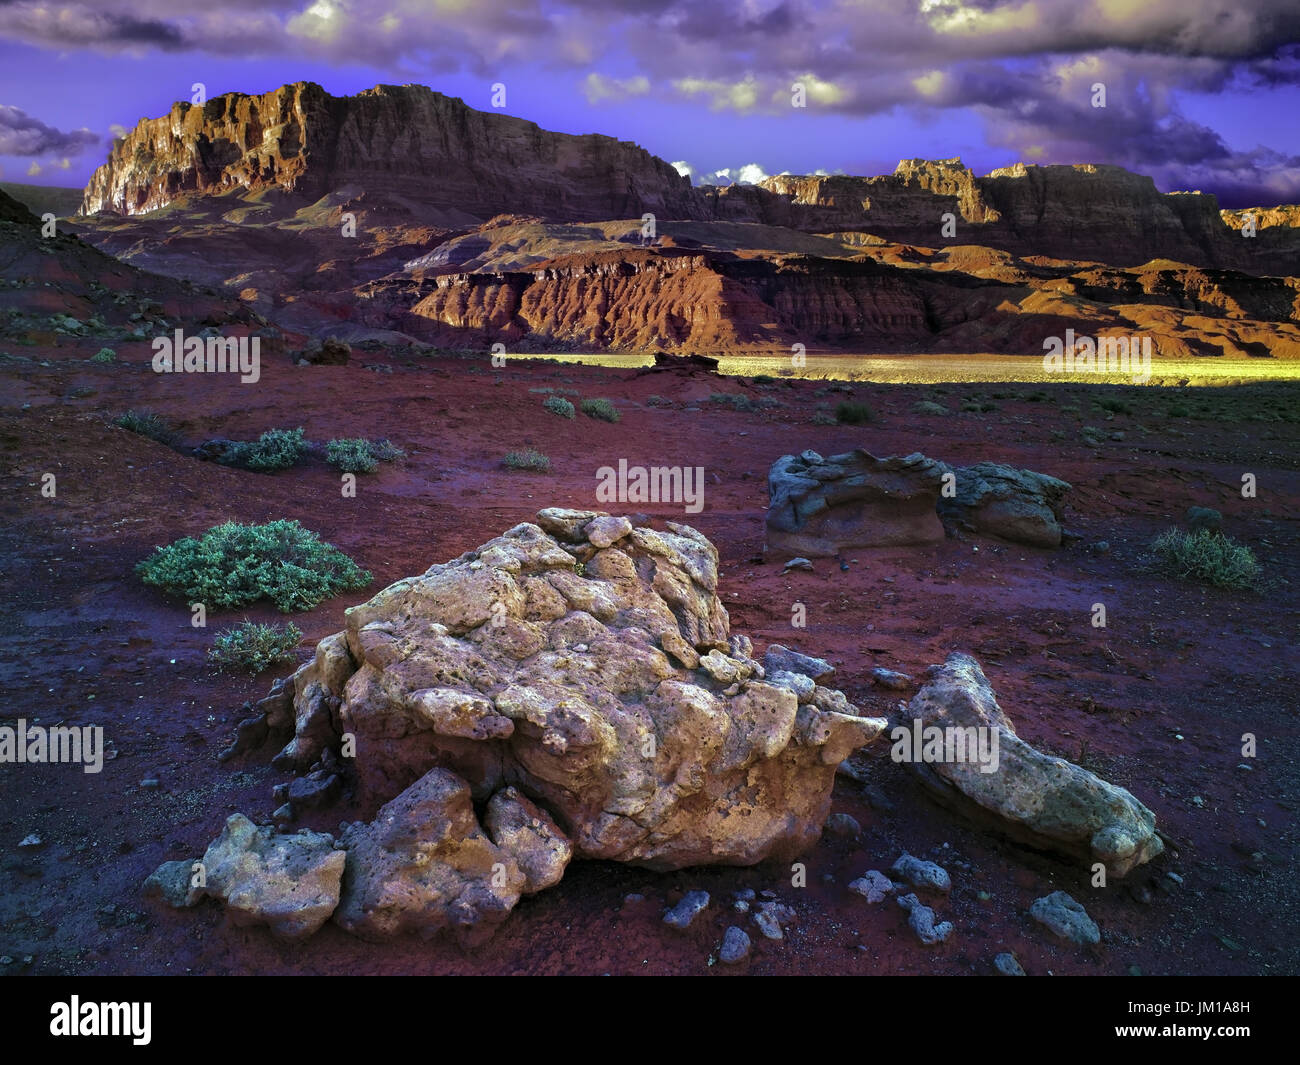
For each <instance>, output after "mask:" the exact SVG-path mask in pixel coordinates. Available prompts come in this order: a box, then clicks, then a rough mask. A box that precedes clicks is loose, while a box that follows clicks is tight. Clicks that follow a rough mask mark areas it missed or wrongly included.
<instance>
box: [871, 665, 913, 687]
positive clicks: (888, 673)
mask: <svg viewBox="0 0 1300 1065" xmlns="http://www.w3.org/2000/svg"><path fill="white" fill-rule="evenodd" d="M871 679H872V680H874V681H875V682H876V683H877V684H879V685H880V686H881V687H882V688H888V689H889V690H890V691H896V692H901V691H906V690H907V689H908V688H910V687H911V686H912V684H913V680H912V678H911V677H910V676H909V675H908V674H906V673H900V672H898V670H896V669H882V668H881V667H880V666H877V667H876V668H875V669H873V670H872V671H871Z"/></svg>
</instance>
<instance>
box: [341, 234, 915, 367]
mask: <svg viewBox="0 0 1300 1065" xmlns="http://www.w3.org/2000/svg"><path fill="white" fill-rule="evenodd" d="M366 295H367V296H369V298H370V302H371V305H372V306H373V307H375V308H376V310H377V311H378V314H379V317H380V318H382V317H384V316H385V315H388V314H393V313H400V311H401V309H402V308H404V307H409V308H410V318H408V319H405V320H404V321H403V322H402V327H403V328H404V329H406V330H408V331H410V332H412V333H415V334H417V335H421V336H423V337H425V338H426V339H429V340H432V341H435V342H441V343H448V344H465V345H470V346H477V345H479V344H481V343H486V342H488V341H493V342H495V341H503V342H505V343H511V344H522V345H524V346H527V347H532V348H536V349H539V350H547V349H559V350H565V349H569V350H592V349H596V350H599V349H608V350H620V349H622V350H645V349H654V348H658V349H666V350H696V349H698V350H707V351H737V350H743V349H745V348H751V347H772V346H778V345H779V346H788V345H789V344H790V343H791V342H792V340H802V341H803V342H805V343H808V342H811V343H814V344H825V345H831V346H833V345H838V344H853V343H856V342H861V341H864V340H868V339H869V340H872V341H874V342H877V343H888V344H894V345H896V344H900V343H908V342H913V343H915V342H920V341H922V340H923V339H926V338H931V337H932V334H933V328H934V323H933V322H932V321H931V320H930V315H931V311H930V308H929V306H928V303H927V297H926V294H925V292H924V289H923V287H917V286H913V285H910V284H909V283H908V279H907V278H906V277H905V276H904V275H902V274H901V272H900V271H897V270H894V269H892V268H890V267H885V266H881V265H880V264H877V263H875V262H870V261H834V262H833V261H829V260H825V259H819V258H817V257H814V256H802V255H786V256H777V257H773V258H770V259H754V258H742V257H739V256H736V255H732V254H728V253H721V252H712V251H710V252H702V253H680V252H673V251H668V252H665V251H654V250H631V251H628V252H623V253H617V252H609V253H604V254H601V255H594V256H585V255H584V256H569V257H566V258H563V259H556V260H553V261H551V262H550V263H548V264H547V265H546V266H545V267H543V268H539V269H536V270H530V271H511V272H502V273H456V274H443V275H441V276H438V277H435V278H426V279H424V280H423V281H421V282H418V283H412V282H409V281H406V280H403V279H400V278H393V279H387V280H385V281H380V282H376V283H375V284H374V285H372V286H369V289H368V290H367V292H366Z"/></svg>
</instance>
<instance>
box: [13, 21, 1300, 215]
mask: <svg viewBox="0 0 1300 1065" xmlns="http://www.w3.org/2000/svg"><path fill="white" fill-rule="evenodd" d="M304 79H305V80H311V81H316V82H319V83H320V84H321V85H323V86H324V87H325V88H326V89H327V90H328V91H330V92H332V93H334V94H336V95H342V94H346V93H351V92H355V91H357V90H360V89H364V88H369V87H370V86H372V85H375V84H378V83H380V82H387V83H390V84H392V83H395V84H402V83H406V82H419V83H423V84H426V85H429V86H431V87H432V88H434V89H437V90H439V91H441V92H445V93H448V94H450V95H454V96H459V97H461V98H462V99H464V100H465V101H466V102H467V103H469V104H470V105H471V106H473V107H479V108H482V109H484V110H488V109H490V107H491V101H490V95H491V86H492V84H493V83H494V82H501V83H504V84H505V86H506V108H505V110H506V111H507V112H509V113H511V114H515V115H519V116H521V117H524V118H528V119H531V120H533V121H535V122H537V123H539V124H540V125H542V126H544V127H546V128H549V129H555V130H561V131H564V132H568V133H590V132H595V133H606V134H610V135H612V136H616V137H619V138H621V139H624V140H633V141H636V142H637V143H639V144H641V145H643V146H644V147H646V148H648V149H649V150H650V151H652V152H654V153H655V154H656V155H659V156H662V157H663V158H665V159H667V160H669V161H670V162H674V163H677V164H678V167H679V169H685V168H686V167H689V168H690V171H691V173H692V175H693V176H694V178H695V180H696V181H701V180H723V181H725V180H728V179H737V178H739V179H740V180H757V179H759V178H761V177H762V175H764V174H774V173H779V172H781V171H790V172H794V173H810V172H814V171H817V170H823V171H831V172H836V171H843V172H846V173H850V174H877V173H885V172H888V171H891V170H892V169H893V168H894V165H895V163H896V162H897V161H898V160H899V159H900V158H903V157H925V158H950V157H952V156H961V157H962V159H963V160H964V161H965V162H966V163H967V165H969V166H971V167H972V168H974V169H975V171H976V172H977V173H985V172H987V171H988V170H990V169H992V168H994V167H998V166H1005V165H1008V164H1010V163H1013V162H1016V161H1018V160H1023V161H1025V162H1038V163H1072V162H1093V163H1114V164H1118V165H1121V166H1126V167H1128V168H1130V169H1132V170H1138V171H1141V172H1143V173H1147V174H1150V175H1152V176H1153V177H1154V178H1155V179H1156V183H1157V185H1158V186H1159V187H1160V188H1162V189H1165V190H1173V189H1188V188H1195V189H1202V190H1204V191H1208V192H1215V193H1217V194H1218V195H1219V196H1220V198H1221V200H1222V201H1223V204H1224V205H1225V206H1247V205H1256V204H1260V203H1280V202H1290V203H1295V202H1298V201H1300V118H1298V117H1297V116H1300V0H1007V2H1003V0H738V2H729V3H721V2H719V3H710V2H708V0H222V2H219V3H218V2H214V0H93V2H92V0H85V2H67V3H65V2H60V0H0V179H3V180H7V181H30V182H35V183H40V184H53V185H84V184H85V182H86V179H87V178H88V177H89V175H90V172H91V171H92V170H93V169H94V168H95V167H96V166H97V165H99V164H100V163H101V162H103V160H104V158H105V156H106V154H107V151H108V147H109V144H110V142H111V138H112V137H113V135H114V133H116V132H120V131H121V129H122V127H126V128H129V127H131V126H133V125H134V124H135V123H136V122H137V121H138V120H139V119H141V118H144V117H152V116H157V115H161V114H163V113H165V112H166V111H167V110H168V109H169V108H170V106H171V104H172V103H173V102H174V101H175V100H180V99H189V97H190V95H191V86H192V85H193V83H195V82H202V83H203V84H204V85H205V87H206V90H207V94H208V96H215V95H218V94H220V93H223V92H230V91H241V92H264V91H267V90H269V89H273V88H275V87H277V86H279V85H281V84H283V83H285V82H291V81H299V80H304ZM794 82H800V83H802V84H803V85H804V86H805V92H806V99H807V106H806V107H804V108H802V109H800V108H795V107H792V106H791V86H792V84H793V83H794ZM1097 82H1101V83H1103V84H1104V85H1105V86H1106V104H1107V106H1106V107H1105V108H1095V107H1093V106H1092V105H1091V100H1092V86H1093V85H1094V83H1097ZM719 172H722V174H721V177H719V176H718V175H719Z"/></svg>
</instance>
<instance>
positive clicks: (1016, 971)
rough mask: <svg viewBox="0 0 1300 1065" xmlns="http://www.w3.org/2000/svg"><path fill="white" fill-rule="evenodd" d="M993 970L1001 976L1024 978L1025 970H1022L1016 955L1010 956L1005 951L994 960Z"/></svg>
mask: <svg viewBox="0 0 1300 1065" xmlns="http://www.w3.org/2000/svg"><path fill="white" fill-rule="evenodd" d="M993 968H995V969H996V970H997V971H998V975H999V976H1024V975H1025V970H1024V969H1023V968H1021V966H1020V962H1018V961H1017V960H1016V956H1015V955H1014V954H1008V953H1006V952H1005V951H1004V952H1003V953H1001V954H999V955H998V956H997V957H996V958H994V959H993Z"/></svg>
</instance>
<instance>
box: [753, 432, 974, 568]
mask: <svg viewBox="0 0 1300 1065" xmlns="http://www.w3.org/2000/svg"><path fill="white" fill-rule="evenodd" d="M947 471H948V467H947V466H945V465H944V464H943V463H942V462H939V461H937V460H935V459H930V458H926V457H925V456H924V455H922V454H920V453H919V452H918V453H916V454H912V455H908V456H906V457H904V458H898V457H891V458H883V459H882V458H876V457H875V456H874V455H872V454H870V453H869V452H867V451H864V450H862V449H861V448H859V449H857V450H856V451H850V452H847V453H845V454H843V455H832V456H831V457H830V458H822V456H821V455H819V454H818V453H817V452H815V451H805V452H803V453H802V454H800V455H784V456H782V457H781V458H779V459H777V460H776V462H774V463H773V464H772V468H771V470H770V471H769V473H768V481H767V486H768V511H767V546H768V548H769V549H770V550H773V551H780V552H786V553H789V554H794V555H805V556H807V557H810V558H815V557H827V556H831V555H836V554H838V553H839V552H840V551H843V550H845V549H847V548H857V547H894V546H899V545H906V544H928V543H934V542H936V541H938V540H942V539H943V535H944V533H943V525H942V523H941V522H940V521H939V518H938V516H937V514H936V513H935V506H936V504H937V502H938V500H939V492H940V490H941V489H942V487H943V475H944V474H945V473H946V472H947Z"/></svg>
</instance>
